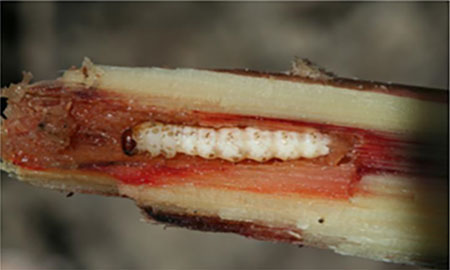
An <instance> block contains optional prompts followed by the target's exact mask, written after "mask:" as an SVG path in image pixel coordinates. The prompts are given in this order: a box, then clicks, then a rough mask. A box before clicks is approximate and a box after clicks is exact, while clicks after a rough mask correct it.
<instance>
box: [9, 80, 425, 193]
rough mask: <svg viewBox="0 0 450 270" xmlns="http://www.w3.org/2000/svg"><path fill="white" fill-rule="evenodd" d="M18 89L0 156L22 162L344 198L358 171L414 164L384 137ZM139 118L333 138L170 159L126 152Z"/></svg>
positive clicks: (72, 91) (93, 95)
mask: <svg viewBox="0 0 450 270" xmlns="http://www.w3.org/2000/svg"><path fill="white" fill-rule="evenodd" d="M24 89H25V90H24ZM19 90H20V89H19ZM19 90H17V89H14V88H13V87H12V88H9V89H6V90H4V93H3V94H2V95H4V96H6V97H8V98H9V100H8V104H9V105H8V108H7V109H6V111H5V114H6V115H7V117H8V119H7V120H5V121H4V122H3V125H2V134H1V136H2V159H4V160H6V161H11V162H12V163H14V164H15V165H18V166H22V167H26V168H30V169H40V170H47V169H65V170H68V172H69V171H71V170H85V171H96V172H101V173H105V174H107V175H110V176H112V177H114V178H116V179H118V180H119V181H122V182H124V183H127V184H135V185H140V184H145V185H150V186H162V185H184V184H194V185H199V186H208V187H215V188H226V189H237V190H246V191H252V192H260V193H276V194H288V193H289V194H290V193H302V194H309V195H312V196H326V197H332V198H348V197H349V196H351V195H352V193H353V191H354V186H355V183H357V182H358V180H359V179H360V178H361V176H362V175H364V174H366V173H371V174H377V173H384V172H389V173H406V174H407V173H416V170H417V166H416V165H417V164H416V163H415V162H416V161H415V160H414V158H411V157H412V156H413V155H411V153H410V152H411V151H416V150H414V147H415V143H414V142H411V141H403V140H399V139H395V138H394V137H392V136H391V135H389V134H379V133H378V134H377V133H373V132H370V131H367V130H362V129H356V128H347V127H338V126H332V125H323V124H313V123H307V122H301V121H291V120H281V119H269V118H263V117H254V116H241V115H227V114H212V113H205V112H200V111H171V110H167V109H162V108H157V107H154V106H141V105H136V104H135V103H133V102H132V100H129V99H126V98H125V97H123V96H120V95H119V94H113V93H111V92H108V91H103V90H100V89H94V88H91V89H85V88H83V86H81V85H64V84H62V83H61V82H52V83H40V84H35V85H31V86H29V87H23V89H22V90H20V91H19ZM23 90H24V91H23ZM146 121H158V122H164V123H175V124H184V125H190V126H206V127H215V128H219V127H225V126H238V127H246V126H253V127H257V128H260V129H268V130H280V129H283V130H290V131H302V130H305V129H311V128H313V129H316V130H318V131H320V132H323V133H326V134H328V135H329V136H331V137H332V143H331V144H330V149H331V152H330V154H328V155H327V156H324V157H319V158H315V159H311V160H308V159H299V160H292V161H279V160H271V161H269V162H264V163H258V162H254V161H242V162H238V163H231V162H227V161H223V160H205V159H202V158H199V157H190V156H186V155H181V154H178V155H177V156H176V157H175V158H172V159H164V158H161V157H158V158H150V157H149V156H147V155H145V154H137V155H133V153H134V152H133V150H134V147H135V145H133V141H132V139H130V138H131V137H130V134H129V130H130V128H131V127H133V126H135V125H137V124H140V123H143V122H146ZM421 164H426V162H425V163H421ZM422 167H423V166H422ZM420 170H421V169H419V171H420Z"/></svg>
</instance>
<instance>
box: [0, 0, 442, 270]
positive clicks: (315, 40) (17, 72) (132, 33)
mask: <svg viewBox="0 0 450 270" xmlns="http://www.w3.org/2000/svg"><path fill="white" fill-rule="evenodd" d="M448 12H449V9H448V3H447V2H434V3H419V2H410V3H407V2H405V3H388V2H382V3H381V2H380V3H369V2H367V3H364V2H363V3H319V2H314V3H312V2H311V3H310V2H288V3H269V2H264V3H157V2H154V3H152V2H139V3H52V2H48V3H30V2H28V3H5V2H2V3H1V57H2V58H1V86H2V87H3V86H7V85H8V84H9V83H11V82H18V81H20V80H21V78H22V73H21V72H22V71H23V70H26V71H31V72H32V73H33V74H34V77H35V80H42V79H53V78H55V77H57V76H59V75H61V74H62V71H63V70H64V69H66V68H68V67H70V66H72V65H77V66H78V65H79V64H80V63H81V61H82V59H83V57H84V56H88V57H90V58H91V59H92V60H93V62H94V63H101V64H110V65H129V66H168V67H203V68H250V69H256V70H264V71H286V70H288V69H289V68H290V63H291V61H292V60H293V59H294V57H295V56H298V57H305V58H308V59H310V60H311V61H313V62H315V63H317V64H319V65H320V66H323V67H325V68H326V69H327V70H330V71H332V72H334V73H336V74H338V75H340V76H343V77H358V78H363V79H368V80H380V81H392V82H397V83H405V84H412V85H420V86H427V87H437V88H445V89H448V72H449V70H448V59H449V55H448V52H449V51H448V40H449V37H448V33H449V29H448V22H449V18H448V16H449V15H448ZM1 176H2V181H1V188H2V189H1V210H2V211H1V256H2V257H1V267H2V269H13V268H16V269H24V268H45V269H50V268H54V269H56V268H58V269H61V268H315V269H318V268H358V269H361V268H365V269H393V268H395V269H398V268H412V267H409V266H401V265H394V264H388V263H382V262H374V261H370V260H366V259H360V258H354V257H347V256H340V255H336V254H334V253H333V252H331V251H326V250H320V249H314V248H307V247H303V248H299V247H297V246H293V245H288V244H274V243H266V242H261V241H256V240H251V239H246V238H244V237H241V236H236V235H232V234H217V233H216V234H213V233H200V232H194V231H189V230H186V229H176V228H167V229H166V228H165V227H163V226H161V225H159V226H156V225H149V224H146V223H145V222H143V221H142V218H141V215H140V213H139V210H138V209H137V208H136V207H135V206H134V204H133V202H132V201H130V200H125V199H119V198H109V197H99V196H92V195H81V194H75V195H74V196H72V197H70V198H67V197H66V194H62V193H58V192H55V191H50V190H44V189H39V188H34V187H32V186H29V185H27V184H24V183H20V182H17V181H14V180H12V179H9V178H8V176H7V175H6V174H4V173H3V172H2V175H1Z"/></svg>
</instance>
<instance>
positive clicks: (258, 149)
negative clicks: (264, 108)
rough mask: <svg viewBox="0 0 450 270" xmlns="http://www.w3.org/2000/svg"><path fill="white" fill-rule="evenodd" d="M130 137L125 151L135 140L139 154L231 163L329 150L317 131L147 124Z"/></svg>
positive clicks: (315, 154)
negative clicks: (178, 155) (220, 160)
mask: <svg viewBox="0 0 450 270" xmlns="http://www.w3.org/2000/svg"><path fill="white" fill-rule="evenodd" d="M128 136H129V134H128V133H127V134H125V137H126V139H125V144H126V145H124V149H126V150H125V151H126V152H130V149H129V148H130V147H129V144H130V140H133V141H134V143H133V144H135V147H136V150H137V151H139V152H147V153H149V154H150V155H151V156H152V157H157V156H159V155H162V156H164V157H165V158H173V157H174V156H175V155H176V154H177V153H182V154H186V155H191V156H200V157H202V158H206V159H215V158H219V159H223V160H227V161H231V162H239V161H242V160H244V159H249V160H254V161H258V162H264V161H267V160H271V159H274V158H276V159H280V160H283V161H286V160H295V159H299V158H309V159H310V158H316V157H320V156H324V155H327V154H328V153H329V151H330V150H329V147H328V144H329V142H330V139H329V137H328V136H326V135H324V134H321V133H319V132H317V131H315V130H308V131H303V132H301V133H299V132H295V131H285V130H277V131H270V130H261V129H258V128H254V127H245V128H236V127H226V128H205V127H193V126H183V125H171V124H163V123H158V122H147V123H144V124H141V125H138V126H136V127H134V128H133V129H132V135H131V138H129V137H128ZM133 148H134V147H133Z"/></svg>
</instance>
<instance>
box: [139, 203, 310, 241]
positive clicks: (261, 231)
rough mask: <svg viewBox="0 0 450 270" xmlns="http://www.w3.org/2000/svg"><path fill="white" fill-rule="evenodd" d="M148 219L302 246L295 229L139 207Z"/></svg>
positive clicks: (189, 227) (193, 228) (298, 233)
mask: <svg viewBox="0 0 450 270" xmlns="http://www.w3.org/2000/svg"><path fill="white" fill-rule="evenodd" d="M141 209H142V211H143V213H144V214H145V216H147V217H148V218H149V219H151V220H154V221H157V222H160V223H163V224H166V225H173V226H177V227H184V228H188V229H191V230H198V231H206V232H226V233H237V234H240V235H243V236H246V237H251V238H255V239H259V240H265V241H277V242H288V243H293V244H302V243H303V239H302V237H301V235H302V231H301V230H299V229H297V228H288V227H272V226H265V225H261V224H257V223H253V222H247V221H236V220H225V219H221V218H220V217H218V216H201V215H196V214H195V212H194V214H178V213H170V212H164V211H159V210H157V209H155V208H153V207H149V206H144V207H141Z"/></svg>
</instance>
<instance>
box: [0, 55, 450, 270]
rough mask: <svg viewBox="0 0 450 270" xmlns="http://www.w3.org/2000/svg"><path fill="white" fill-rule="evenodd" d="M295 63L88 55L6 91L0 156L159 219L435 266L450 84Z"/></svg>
mask: <svg viewBox="0 0 450 270" xmlns="http://www.w3.org/2000/svg"><path fill="white" fill-rule="evenodd" d="M301 68H302V69H304V68H307V67H301ZM294 71H295V72H294V73H295V74H300V75H301V74H310V73H311V72H310V71H308V70H307V71H306V72H299V67H298V68H297V69H294ZM314 72H317V71H314ZM314 72H313V73H314ZM300 75H299V76H297V75H286V74H267V73H257V72H253V73H252V72H244V71H207V70H192V69H173V70H172V69H159V68H149V69H142V68H119V67H108V66H95V65H93V64H92V63H91V62H90V61H88V60H86V61H85V62H84V64H83V66H82V67H81V68H80V69H76V68H73V69H70V70H68V71H67V72H66V73H65V74H64V76H63V77H62V78H59V79H57V80H55V81H50V82H48V81H47V82H38V83H34V84H29V80H24V81H23V82H22V83H19V84H16V85H11V86H10V87H8V88H4V89H2V97H5V98H8V107H7V108H6V110H5V111H4V115H5V117H6V119H2V127H1V130H2V132H1V139H2V140H1V147H2V152H1V158H2V168H3V169H4V170H6V171H9V172H13V173H15V174H17V175H18V177H19V178H21V179H22V180H25V181H28V182H31V183H33V184H36V185H39V186H44V187H50V188H56V189H61V190H64V191H69V192H71V191H76V192H89V193H102V194H109V195H118V196H123V197H128V198H131V199H133V200H135V201H136V203H137V204H138V205H139V206H140V207H141V208H143V209H144V212H145V213H146V215H148V216H149V217H150V218H152V219H154V220H157V221H159V222H163V223H169V224H173V225H177V226H184V227H188V228H193V229H199V230H212V231H227V232H236V233H240V234H243V235H245V236H250V237H254V238H258V239H264V240H271V241H286V242H291V243H296V244H298V243H302V244H307V245H311V246H318V247H326V248H330V249H333V250H335V251H336V252H339V253H344V254H351V255H357V256H363V257H369V258H373V259H377V260H388V261H393V262H401V263H411V264H420V265H431V264H436V265H444V264H445V262H446V261H447V260H448V257H447V250H448V241H447V235H448V230H447V228H448V221H447V217H448V211H447V210H448V205H447V198H448V194H447V193H448V183H447V181H446V178H447V176H448V153H447V151H446V149H447V148H448V144H447V142H446V139H447V141H448V135H447V127H448V115H447V110H448V102H447V99H448V93H447V92H444V91H439V90H429V91H428V90H427V91H425V90H424V89H417V88H414V87H409V86H399V85H388V84H381V83H368V82H361V81H352V80H346V79H339V78H334V77H332V76H331V75H329V74H328V75H327V76H320V74H318V75H317V74H316V75H317V76H316V75H314V76H313V77H302V76H303V75H301V76H300ZM322 75H323V74H322ZM446 146H447V147H446Z"/></svg>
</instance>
